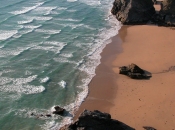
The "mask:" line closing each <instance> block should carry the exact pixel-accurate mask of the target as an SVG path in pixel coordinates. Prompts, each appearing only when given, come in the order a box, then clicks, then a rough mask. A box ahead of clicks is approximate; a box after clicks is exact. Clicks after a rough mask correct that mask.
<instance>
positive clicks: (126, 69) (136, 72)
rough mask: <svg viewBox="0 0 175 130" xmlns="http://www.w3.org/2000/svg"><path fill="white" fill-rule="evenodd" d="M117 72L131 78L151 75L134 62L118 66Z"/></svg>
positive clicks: (145, 77)
mask: <svg viewBox="0 0 175 130" xmlns="http://www.w3.org/2000/svg"><path fill="white" fill-rule="evenodd" d="M119 74H124V75H127V76H129V77H130V78H133V79H148V78H150V77H151V73H148V72H147V73H146V71H144V70H143V69H141V68H140V67H139V66H137V65H136V64H133V63H132V64H130V65H128V66H122V67H119Z"/></svg>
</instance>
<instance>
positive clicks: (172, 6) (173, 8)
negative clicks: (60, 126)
mask: <svg viewBox="0 0 175 130" xmlns="http://www.w3.org/2000/svg"><path fill="white" fill-rule="evenodd" d="M162 4H163V8H162V10H161V13H163V14H168V15H170V14H174V15H175V0H164V1H163V3H162Z"/></svg>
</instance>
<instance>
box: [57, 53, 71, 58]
mask: <svg viewBox="0 0 175 130" xmlns="http://www.w3.org/2000/svg"><path fill="white" fill-rule="evenodd" d="M60 56H63V57H66V58H70V57H73V54H70V53H61V54H60Z"/></svg>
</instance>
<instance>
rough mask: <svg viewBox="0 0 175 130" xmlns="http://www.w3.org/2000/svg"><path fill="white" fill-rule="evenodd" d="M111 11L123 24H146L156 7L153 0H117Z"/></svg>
mask: <svg viewBox="0 0 175 130" xmlns="http://www.w3.org/2000/svg"><path fill="white" fill-rule="evenodd" d="M111 13H112V14H113V15H115V16H116V18H117V19H118V20H119V21H121V22H122V23H123V24H144V23H146V22H148V21H149V20H150V19H151V18H152V16H153V15H154V14H155V9H154V7H153V1H152V0H115V1H114V3H113V8H112V10H111Z"/></svg>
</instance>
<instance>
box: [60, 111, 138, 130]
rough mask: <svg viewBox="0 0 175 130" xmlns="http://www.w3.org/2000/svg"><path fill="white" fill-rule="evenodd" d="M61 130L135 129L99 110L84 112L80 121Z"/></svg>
mask: <svg viewBox="0 0 175 130" xmlns="http://www.w3.org/2000/svg"><path fill="white" fill-rule="evenodd" d="M60 130H135V129H134V128H132V127H130V126H128V125H126V124H124V123H122V122H120V121H118V120H114V119H111V115H110V114H108V113H102V112H100V111H98V110H95V111H88V110H84V112H83V113H82V114H81V115H80V116H79V118H78V120H77V121H75V122H74V123H72V124H69V125H66V126H64V127H62V128H61V129H60Z"/></svg>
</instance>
